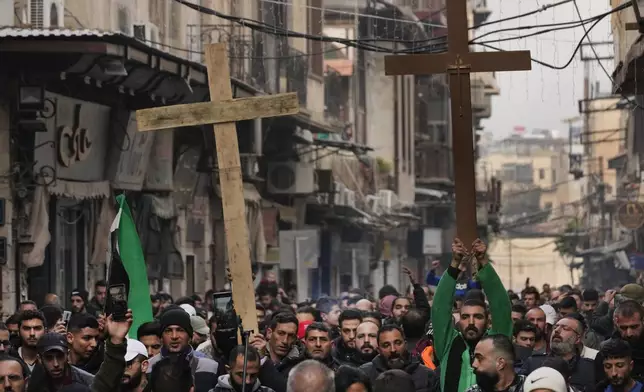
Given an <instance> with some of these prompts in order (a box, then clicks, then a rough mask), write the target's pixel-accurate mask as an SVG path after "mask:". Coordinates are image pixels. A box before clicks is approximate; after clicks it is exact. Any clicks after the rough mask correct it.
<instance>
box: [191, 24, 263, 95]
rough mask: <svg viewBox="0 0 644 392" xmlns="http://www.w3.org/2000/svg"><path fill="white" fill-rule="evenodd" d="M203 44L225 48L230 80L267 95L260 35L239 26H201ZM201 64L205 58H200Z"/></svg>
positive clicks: (261, 37) (261, 35) (261, 36)
mask: <svg viewBox="0 0 644 392" xmlns="http://www.w3.org/2000/svg"><path fill="white" fill-rule="evenodd" d="M201 27H202V29H201V37H202V40H203V41H204V42H218V43H226V44H228V57H229V60H230V76H231V77H233V78H235V79H237V80H240V81H242V82H244V83H246V84H248V85H250V86H252V87H254V88H257V89H258V90H261V91H265V92H271V88H270V87H269V85H268V83H267V80H268V77H267V62H266V61H265V60H264V57H270V56H269V55H267V54H266V52H265V45H264V42H265V40H264V34H262V33H259V32H253V31H251V30H249V29H246V28H243V27H241V26H233V25H230V24H212V25H202V26H201ZM202 62H205V58H202Z"/></svg>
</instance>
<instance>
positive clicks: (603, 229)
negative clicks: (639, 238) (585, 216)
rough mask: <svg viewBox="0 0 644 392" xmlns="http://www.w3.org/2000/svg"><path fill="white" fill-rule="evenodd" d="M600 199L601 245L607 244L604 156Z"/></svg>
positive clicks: (600, 163)
mask: <svg viewBox="0 0 644 392" xmlns="http://www.w3.org/2000/svg"><path fill="white" fill-rule="evenodd" d="M597 198H598V200H599V214H600V225H601V228H600V229H599V238H600V243H601V246H606V239H607V235H606V234H607V233H606V183H605V182H604V157H599V184H597Z"/></svg>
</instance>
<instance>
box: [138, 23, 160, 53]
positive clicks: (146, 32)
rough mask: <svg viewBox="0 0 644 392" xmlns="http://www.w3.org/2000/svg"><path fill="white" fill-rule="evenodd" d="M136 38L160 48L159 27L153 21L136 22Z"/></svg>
mask: <svg viewBox="0 0 644 392" xmlns="http://www.w3.org/2000/svg"><path fill="white" fill-rule="evenodd" d="M132 31H133V32H134V38H136V39H138V40H139V41H143V42H145V43H146V44H147V45H149V46H151V47H153V48H157V49H160V45H159V43H160V38H159V28H158V27H157V26H156V25H154V24H152V23H149V22H147V23H135V24H134V25H133V26H132Z"/></svg>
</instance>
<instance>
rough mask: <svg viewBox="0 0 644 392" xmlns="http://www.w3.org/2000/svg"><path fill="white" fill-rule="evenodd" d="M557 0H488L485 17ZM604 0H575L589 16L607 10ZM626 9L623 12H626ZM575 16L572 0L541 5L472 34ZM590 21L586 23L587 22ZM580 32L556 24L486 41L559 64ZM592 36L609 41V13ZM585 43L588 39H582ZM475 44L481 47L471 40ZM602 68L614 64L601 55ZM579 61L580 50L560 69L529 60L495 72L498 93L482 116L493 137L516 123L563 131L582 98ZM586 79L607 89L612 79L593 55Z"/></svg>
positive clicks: (607, 50) (606, 50)
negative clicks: (527, 67)
mask: <svg viewBox="0 0 644 392" xmlns="http://www.w3.org/2000/svg"><path fill="white" fill-rule="evenodd" d="M558 1H559V0H487V2H488V8H489V9H490V10H491V11H492V14H491V15H490V17H489V19H488V21H493V20H498V19H502V18H507V17H511V16H514V15H518V14H522V13H526V12H529V11H532V10H535V9H538V8H540V7H543V6H544V5H548V4H554V3H557V2H558ZM608 3H609V2H608V1H607V0H601V1H600V0H577V4H578V6H579V10H580V12H581V15H582V17H583V18H584V19H585V18H588V17H591V16H595V15H598V14H601V13H603V12H606V11H608V10H609V9H610V5H609V4H608ZM629 11H630V10H625V11H622V12H629ZM577 20H579V16H578V14H577V12H576V10H575V7H574V5H573V3H568V4H565V5H561V6H558V7H554V8H551V9H548V10H546V11H542V12H540V13H538V14H536V15H534V16H529V17H525V18H521V19H518V20H513V21H508V22H503V23H499V24H493V25H490V26H485V27H482V28H481V29H479V30H477V32H476V35H480V34H482V33H485V32H489V31H493V30H498V29H505V28H510V27H518V26H531V25H542V24H549V23H560V22H570V21H577ZM590 26H591V25H586V28H590ZM534 31H538V30H520V31H516V30H515V31H511V32H501V33H498V34H494V35H491V36H487V37H485V38H482V39H481V40H485V41H487V40H495V39H499V38H511V37H513V36H515V37H516V36H518V35H525V34H529V33H531V32H534ZM583 35H584V30H583V27H578V28H575V29H569V30H560V31H556V32H553V33H548V34H543V35H539V36H536V37H530V38H525V39H519V40H512V41H507V42H501V43H490V45H493V46H497V47H500V48H502V49H504V50H530V51H531V55H532V58H535V59H538V60H541V61H543V62H546V63H549V64H553V65H557V66H562V65H564V64H565V63H566V62H568V60H569V59H570V57H571V56H572V53H573V51H574V50H575V47H576V46H577V44H578V43H579V41H580V40H581V38H582V36H583ZM590 36H591V40H592V41H593V42H603V41H611V42H612V40H613V39H612V35H611V33H610V16H608V17H606V18H605V19H604V20H602V21H601V22H599V24H597V26H595V28H593V30H592V31H591V33H590ZM584 42H585V43H587V42H588V41H586V40H584ZM472 48H476V50H483V48H482V47H480V46H474V47H472ZM596 49H597V52H598V54H599V55H600V56H605V55H607V54H609V55H612V54H613V47H612V46H597V47H596ZM584 55H585V56H590V55H592V52H591V51H590V48H585V49H584ZM603 64H604V66H605V67H606V70H607V71H608V72H609V73H612V72H613V70H614V66H613V62H612V61H603ZM583 74H584V68H583V62H582V61H581V59H580V55H579V53H577V55H576V57H575V61H574V62H573V63H572V64H571V65H570V66H569V67H568V68H566V69H564V70H553V69H549V68H546V67H544V66H542V65H539V64H536V63H534V62H533V63H532V70H531V71H526V72H504V73H496V78H497V83H498V85H499V88H500V91H501V94H500V95H499V96H496V97H493V98H492V117H491V118H489V119H487V120H483V122H482V125H483V127H484V130H485V131H486V132H491V133H492V134H493V135H494V138H495V139H501V138H503V137H506V136H508V135H510V134H511V133H512V132H513V129H514V127H515V126H523V127H525V128H526V130H527V131H529V130H531V129H551V130H558V131H559V134H560V135H562V136H564V135H565V133H566V132H564V131H565V130H566V129H567V125H566V124H564V123H563V122H562V120H563V119H565V118H570V117H575V116H578V115H579V112H578V107H577V102H578V100H579V99H581V98H583V80H584V79H583ZM590 75H591V77H590V80H591V83H594V82H599V83H600V92H603V93H609V92H610V89H611V82H610V79H609V78H608V76H607V75H606V73H605V72H604V71H603V70H602V69H601V67H599V65H598V63H597V61H593V62H592V63H591V72H590Z"/></svg>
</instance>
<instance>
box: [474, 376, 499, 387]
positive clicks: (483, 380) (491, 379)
mask: <svg viewBox="0 0 644 392" xmlns="http://www.w3.org/2000/svg"><path fill="white" fill-rule="evenodd" d="M474 374H475V375H476V385H478V386H479V387H480V388H481V390H483V392H494V388H495V387H496V384H497V383H498V382H499V374H498V373H488V372H483V371H475V372H474Z"/></svg>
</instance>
